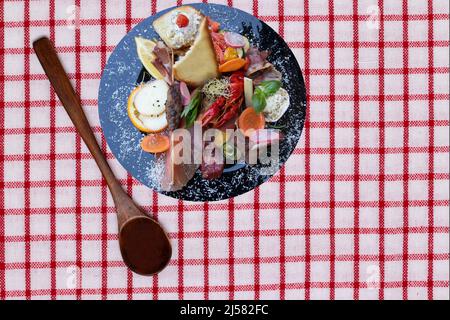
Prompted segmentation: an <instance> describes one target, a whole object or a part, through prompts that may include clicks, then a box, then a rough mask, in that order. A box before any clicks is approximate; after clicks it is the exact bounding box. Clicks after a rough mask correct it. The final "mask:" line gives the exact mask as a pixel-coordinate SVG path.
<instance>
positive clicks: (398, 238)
mask: <svg viewBox="0 0 450 320" xmlns="http://www.w3.org/2000/svg"><path fill="white" fill-rule="evenodd" d="M384 253H385V254H401V253H403V235H402V234H385V235H384Z"/></svg>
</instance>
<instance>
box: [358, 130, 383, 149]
mask: <svg viewBox="0 0 450 320" xmlns="http://www.w3.org/2000/svg"><path fill="white" fill-rule="evenodd" d="M379 145H380V137H379V130H378V128H370V127H366V128H364V127H363V128H359V147H360V148H378V147H379Z"/></svg>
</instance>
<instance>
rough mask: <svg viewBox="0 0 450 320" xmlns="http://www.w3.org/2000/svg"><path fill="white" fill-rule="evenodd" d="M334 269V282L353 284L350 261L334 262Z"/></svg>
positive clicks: (352, 266) (352, 270)
mask: <svg viewBox="0 0 450 320" xmlns="http://www.w3.org/2000/svg"><path fill="white" fill-rule="evenodd" d="M334 268H335V274H334V278H335V281H336V282H353V275H354V264H353V262H352V261H335V264H334Z"/></svg>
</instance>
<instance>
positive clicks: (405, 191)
mask: <svg viewBox="0 0 450 320" xmlns="http://www.w3.org/2000/svg"><path fill="white" fill-rule="evenodd" d="M402 7H403V96H404V98H403V148H404V152H403V229H404V232H403V266H402V268H403V270H402V279H403V287H402V294H403V300H407V299H408V237H409V234H408V219H409V208H408V199H409V193H408V175H409V153H408V148H409V108H408V105H409V101H408V95H409V73H408V65H409V54H408V51H409V50H408V24H409V22H408V19H407V18H408V1H407V0H403V5H402Z"/></svg>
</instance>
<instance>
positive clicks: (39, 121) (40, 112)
mask: <svg viewBox="0 0 450 320" xmlns="http://www.w3.org/2000/svg"><path fill="white" fill-rule="evenodd" d="M39 83H40V81H39ZM35 89H37V90H38V92H39V93H37V95H36V96H35V97H34V98H31V99H32V100H39V99H41V100H42V99H44V100H46V99H49V94H48V95H46V93H47V92H49V88H48V85H47V84H45V85H44V86H38V87H37V88H35ZM32 91H33V90H32ZM39 97H41V98H39ZM46 104H47V105H46V106H42V107H31V108H30V127H31V128H48V127H50V103H49V102H48V103H46Z"/></svg>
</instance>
